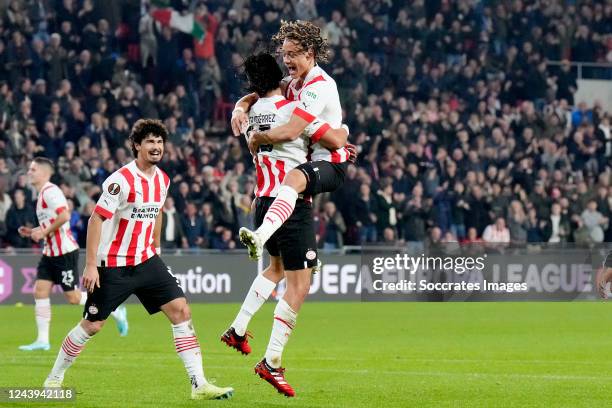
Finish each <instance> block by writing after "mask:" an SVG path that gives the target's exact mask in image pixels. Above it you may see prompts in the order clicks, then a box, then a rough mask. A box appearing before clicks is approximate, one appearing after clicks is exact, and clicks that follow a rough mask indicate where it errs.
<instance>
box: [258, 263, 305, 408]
mask: <svg viewBox="0 0 612 408" xmlns="http://www.w3.org/2000/svg"><path fill="white" fill-rule="evenodd" d="M285 277H286V284H287V290H286V292H285V295H284V296H283V298H282V299H281V300H279V301H278V303H277V305H276V308H275V309H274V320H273V323H272V333H271V334H270V341H269V343H268V347H267V348H266V353H265V357H264V359H263V360H262V361H260V362H259V363H258V364H257V365H256V366H255V372H256V373H257V374H258V375H259V376H260V377H261V378H263V379H264V380H266V381H268V382H269V383H270V384H272V386H274V387H275V388H276V389H277V390H278V392H279V393H281V394H283V395H285V396H287V397H293V396H295V391H294V390H293V388H292V387H291V385H289V383H287V381H286V380H285V375H284V373H285V369H284V368H282V367H281V360H282V355H283V350H284V349H285V346H286V345H287V342H288V341H289V337H290V336H291V333H292V332H293V329H294V328H295V324H296V322H297V316H298V312H299V310H300V308H301V307H302V304H303V303H304V301H305V300H306V297H307V296H308V291H309V290H310V281H311V277H312V269H311V268H308V269H301V270H297V271H296V270H294V271H286V272H285Z"/></svg>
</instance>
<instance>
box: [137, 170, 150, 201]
mask: <svg viewBox="0 0 612 408" xmlns="http://www.w3.org/2000/svg"><path fill="white" fill-rule="evenodd" d="M139 178H140V184H141V185H142V201H143V202H145V203H148V202H149V181H148V180H147V179H146V178H144V177H142V176H140V177H139Z"/></svg>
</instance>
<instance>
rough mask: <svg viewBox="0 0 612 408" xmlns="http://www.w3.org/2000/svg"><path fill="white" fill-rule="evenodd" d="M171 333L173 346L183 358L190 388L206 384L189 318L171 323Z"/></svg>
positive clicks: (197, 344) (196, 340)
mask: <svg viewBox="0 0 612 408" xmlns="http://www.w3.org/2000/svg"><path fill="white" fill-rule="evenodd" d="M172 334H173V335H174V347H175V349H176V352H177V353H178V355H179V357H180V358H181V360H183V364H184V365H185V369H186V370H187V375H188V376H189V379H190V380H191V386H192V388H197V387H200V386H202V385H203V384H206V383H207V381H206V378H204V368H203V367H202V352H201V350H200V344H199V343H198V339H197V337H196V334H195V330H194V328H193V323H192V322H191V320H188V321H186V322H183V323H179V324H173V325H172Z"/></svg>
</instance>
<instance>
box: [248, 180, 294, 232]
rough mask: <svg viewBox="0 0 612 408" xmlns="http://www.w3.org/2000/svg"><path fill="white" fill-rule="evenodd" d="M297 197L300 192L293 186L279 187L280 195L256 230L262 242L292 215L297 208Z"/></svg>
mask: <svg viewBox="0 0 612 408" xmlns="http://www.w3.org/2000/svg"><path fill="white" fill-rule="evenodd" d="M297 198H298V192H297V191H295V190H294V189H293V187H290V186H285V185H283V186H281V187H280V188H279V189H278V195H277V196H276V198H275V199H274V202H273V203H272V205H271V206H270V208H268V211H267V212H266V215H265V217H264V220H263V221H262V223H261V225H260V226H259V228H257V231H256V233H257V235H258V236H259V238H260V239H261V243H262V244H265V243H266V241H267V240H268V239H270V237H271V236H272V235H273V234H274V233H275V232H276V230H278V229H279V228H280V227H281V226H282V225H283V223H284V222H285V221H287V218H289V217H290V216H291V213H293V210H294V209H295V202H296V201H297Z"/></svg>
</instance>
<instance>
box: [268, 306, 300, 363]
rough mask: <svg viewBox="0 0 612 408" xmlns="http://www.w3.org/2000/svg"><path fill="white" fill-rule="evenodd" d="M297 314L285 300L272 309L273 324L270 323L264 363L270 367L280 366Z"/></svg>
mask: <svg viewBox="0 0 612 408" xmlns="http://www.w3.org/2000/svg"><path fill="white" fill-rule="evenodd" d="M296 320H297V313H296V312H295V311H294V310H293V309H292V308H291V306H289V304H288V303H287V302H285V299H281V300H279V301H278V304H277V305H276V308H275V309H274V322H273V323H272V334H271V335H270V342H269V343H268V348H267V349H266V355H265V357H266V362H267V363H268V365H270V367H273V368H278V367H280V365H281V357H282V355H283V349H284V348H285V345H286V344H287V341H289V336H290V335H291V332H292V331H293V328H294V327H295V321H296Z"/></svg>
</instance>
